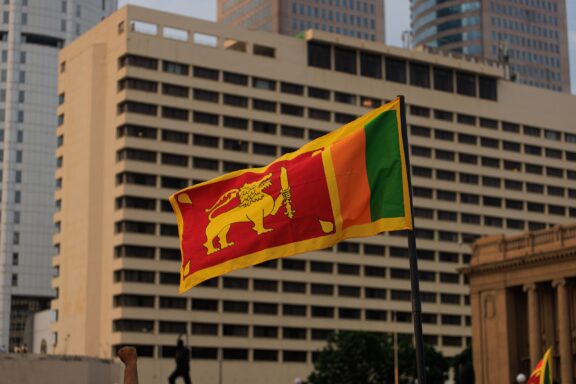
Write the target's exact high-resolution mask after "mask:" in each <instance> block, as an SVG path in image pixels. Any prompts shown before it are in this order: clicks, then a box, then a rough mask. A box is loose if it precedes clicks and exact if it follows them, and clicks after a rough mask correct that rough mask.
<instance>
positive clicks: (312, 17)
mask: <svg viewBox="0 0 576 384" xmlns="http://www.w3.org/2000/svg"><path fill="white" fill-rule="evenodd" d="M218 21H219V22H221V23H224V24H231V25H236V26H240V27H243V28H246V29H256V30H260V31H268V32H274V33H280V34H283V35H291V36H292V35H296V34H298V33H300V32H302V31H305V30H307V29H317V30H321V31H327V32H331V33H337V34H339V35H344V36H350V37H355V38H358V39H363V40H370V41H381V42H384V41H385V39H384V33H385V31H384V2H383V1H382V0H322V1H318V0H316V1H312V0H218Z"/></svg>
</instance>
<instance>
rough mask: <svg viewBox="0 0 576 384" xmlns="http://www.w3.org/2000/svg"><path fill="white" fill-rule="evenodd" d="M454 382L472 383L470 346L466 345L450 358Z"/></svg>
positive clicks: (458, 383) (472, 372) (472, 369)
mask: <svg viewBox="0 0 576 384" xmlns="http://www.w3.org/2000/svg"><path fill="white" fill-rule="evenodd" d="M452 367H454V372H455V379H456V384H474V367H473V366H472V347H471V346H470V345H469V346H467V347H466V348H465V349H464V350H463V351H462V352H460V354H459V355H456V356H454V358H453V359H452Z"/></svg>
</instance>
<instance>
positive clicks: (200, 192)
mask: <svg viewBox="0 0 576 384" xmlns="http://www.w3.org/2000/svg"><path fill="white" fill-rule="evenodd" d="M400 106H401V102H400V99H396V100H394V101H392V102H390V103H388V104H386V105H383V106H382V107H380V108H378V109H375V110H373V111H371V112H369V113H368V114H366V115H364V116H362V117H360V118H358V119H357V120H355V121H353V122H351V123H348V124H346V125H345V126H343V127H341V128H339V129H337V130H335V131H333V132H331V133H329V134H326V135H325V136H322V137H320V138H318V139H316V140H314V141H311V142H309V143H308V144H306V145H304V146H303V147H302V148H300V149H298V150H297V151H295V152H292V153H288V154H285V155H284V156H282V157H280V158H279V159H277V160H276V161H274V162H273V163H271V164H269V165H268V166H265V167H262V168H254V169H246V170H241V171H236V172H233V173H230V174H226V175H223V176H220V177H218V178H215V179H213V180H210V181H207V182H205V183H202V184H198V185H194V186H191V187H188V188H186V189H183V190H181V191H179V192H176V193H175V194H173V195H172V196H170V203H171V204H172V207H173V209H174V212H175V214H176V216H177V219H178V230H179V235H180V248H181V251H182V265H181V279H180V292H185V291H186V290H188V289H190V288H192V287H194V286H195V285H197V284H199V283H201V282H202V281H204V280H207V279H210V278H212V277H215V276H218V275H221V274H224V273H227V272H230V271H233V270H236V269H239V268H245V267H248V266H251V265H255V264H258V263H262V262H264V261H267V260H271V259H277V258H282V257H287V256H291V255H295V254H298V253H303V252H307V251H313V250H319V249H323V248H327V247H330V246H332V245H334V244H335V243H337V242H339V241H341V240H343V239H347V238H350V237H365V236H372V235H375V234H377V233H379V232H383V231H396V230H405V229H412V217H411V212H412V211H411V206H410V193H409V187H408V185H409V183H408V172H407V168H406V161H405V153H404V145H403V136H402V128H403V127H402V126H401V121H402V119H401V111H400Z"/></svg>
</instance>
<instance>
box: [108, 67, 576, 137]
mask: <svg viewBox="0 0 576 384" xmlns="http://www.w3.org/2000/svg"><path fill="white" fill-rule="evenodd" d="M128 58H131V59H130V60H128ZM123 62H125V64H126V65H135V66H138V67H145V68H149V69H154V70H156V69H157V67H158V62H159V61H158V60H156V59H150V58H144V57H140V56H132V55H130V56H125V59H124V61H123ZM188 68H189V66H188V65H186V70H182V71H181V72H182V73H184V74H186V75H188V72H189V69H188ZM416 68H417V67H416ZM414 71H416V72H417V70H416V69H414ZM192 72H193V76H194V77H197V78H201V79H206V80H213V81H220V79H221V78H222V81H223V82H226V83H230V84H234V85H241V86H248V85H250V84H251V85H252V86H253V87H254V88H258V89H264V90H270V91H276V90H280V92H282V93H286V94H292V95H300V96H304V95H306V96H307V97H310V98H316V99H321V100H327V101H334V102H339V103H344V104H350V105H355V106H357V105H359V106H362V107H366V108H376V107H378V106H380V105H381V104H382V103H383V102H387V100H379V99H374V98H370V97H366V96H362V95H354V94H349V93H345V92H338V91H331V90H328V89H324V88H317V87H306V86H304V85H301V84H295V83H288V82H282V81H276V80H271V79H264V78H259V77H252V78H251V77H250V76H248V75H244V74H240V73H233V72H227V71H219V70H216V69H212V68H205V67H197V66H194V67H193V70H192ZM443 76H445V77H448V78H450V77H451V76H452V75H448V74H443V72H442V71H441V70H438V71H436V72H435V77H438V79H437V80H435V84H436V83H438V84H439V83H440V82H441V78H442V77H443ZM135 80H137V79H133V80H131V81H135ZM462 81H463V82H464V80H462ZM120 82H121V83H122V82H124V83H126V84H125V85H124V86H126V87H127V86H128V79H123V80H121V81H120ZM131 86H132V87H135V89H138V87H140V88H144V90H145V89H147V88H148V87H150V86H151V85H144V84H141V85H140V86H139V85H135V84H132V85H131ZM166 86H167V88H166V90H165V91H164V92H165V94H172V95H174V94H181V95H186V97H188V93H189V91H188V90H187V89H188V88H187V87H182V86H180V85H175V84H167V85H166ZM173 86H174V87H173ZM152 87H153V86H152ZM156 87H157V85H156ZM182 88H183V89H182ZM184 89H186V90H184ZM141 90H142V89H141ZM193 97H194V98H195V99H196V100H202V101H209V102H220V100H221V99H222V102H223V103H225V104H228V105H235V106H243V107H245V108H247V105H248V99H247V98H245V97H242V96H238V95H226V94H224V95H222V96H221V95H220V94H219V93H217V92H213V91H210V90H205V89H204V90H203V89H194V90H193ZM252 108H253V109H256V110H263V111H269V112H277V110H278V107H277V104H276V103H274V102H270V101H269V100H258V99H254V100H252ZM284 110H285V112H286V111H288V114H290V110H291V108H290V107H285V108H284ZM299 111H300V110H299ZM283 113H284V112H283ZM301 113H302V116H303V115H304V110H303V109H302V110H301ZM410 113H411V114H412V115H415V116H420V117H431V116H432V115H433V116H434V118H436V119H439V120H444V121H454V119H455V117H456V121H457V122H458V123H461V124H466V125H472V126H476V125H477V124H478V123H479V124H480V127H483V128H489V129H501V130H503V131H506V132H510V133H521V125H520V124H517V123H511V122H505V121H502V122H499V121H497V120H493V119H487V118H477V117H476V116H472V115H466V114H455V113H454V112H449V111H444V110H434V113H433V114H432V110H431V109H430V108H427V107H421V106H411V107H410ZM312 114H313V115H314V114H315V112H313V113H312ZM318 115H319V116H322V115H323V114H322V113H319V114H318ZM348 117H349V118H351V116H348ZM334 121H335V122H346V119H345V116H344V115H342V116H341V115H339V114H335V116H334ZM500 126H501V128H500ZM522 128H523V130H522V134H525V135H527V136H532V137H542V136H543V137H544V138H545V139H547V140H553V141H561V140H562V139H564V141H566V142H570V143H576V135H575V134H571V133H562V132H558V131H555V130H550V129H542V128H538V127H533V126H527V125H526V126H524V127H522ZM563 136H564V137H563Z"/></svg>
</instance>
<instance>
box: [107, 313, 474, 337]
mask: <svg viewBox="0 0 576 384" xmlns="http://www.w3.org/2000/svg"><path fill="white" fill-rule="evenodd" d="M402 313H406V312H402ZM396 314H397V315H400V314H401V313H400V312H397V313H396ZM400 317H401V318H402V319H403V320H404V318H405V317H407V316H405V315H404V316H400ZM380 318H381V316H373V317H372V318H367V319H366V320H369V321H370V320H372V321H378V320H380ZM465 318H466V320H465V321H462V316H459V315H440V316H438V315H436V314H432V313H423V314H422V322H423V323H424V324H433V325H436V324H438V323H440V324H442V325H462V323H465V324H466V325H470V320H469V319H470V317H469V316H465ZM438 320H440V321H438ZM155 323H156V322H155V321H153V320H140V319H118V320H114V321H113V330H114V332H136V333H154V332H155V328H156V327H157V329H158V333H161V334H162V333H174V334H186V335H188V334H191V335H198V336H216V337H218V336H224V337H251V338H264V339H284V340H320V341H326V340H327V339H329V338H330V337H331V336H332V334H333V333H334V330H332V329H314V328H313V329H308V328H301V327H277V326H267V325H252V326H250V325H244V324H218V323H204V322H192V323H190V324H188V323H187V322H183V321H158V324H157V325H156V324H155Z"/></svg>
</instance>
